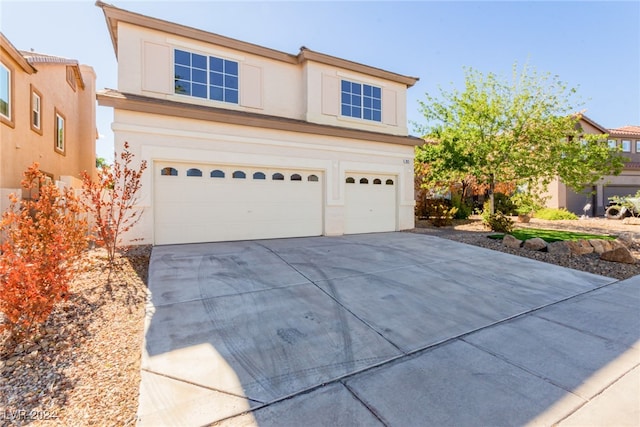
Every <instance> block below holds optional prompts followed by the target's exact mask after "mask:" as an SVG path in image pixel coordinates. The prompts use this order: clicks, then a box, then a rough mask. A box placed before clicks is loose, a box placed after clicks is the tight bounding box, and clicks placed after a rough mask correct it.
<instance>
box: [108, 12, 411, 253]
mask: <svg viewBox="0 0 640 427" xmlns="http://www.w3.org/2000/svg"><path fill="white" fill-rule="evenodd" d="M97 5H98V6H99V7H101V8H102V10H103V12H104V14H105V17H106V22H107V26H108V30H109V33H110V35H111V39H112V41H113V47H114V49H115V54H116V56H117V59H118V88H117V89H109V90H105V91H102V92H100V93H98V102H99V104H100V105H105V106H111V107H113V108H114V112H115V113H114V123H113V125H112V127H113V130H114V133H115V144H116V150H120V149H122V146H123V144H124V143H125V141H126V142H128V143H129V144H130V147H131V148H130V149H131V151H132V152H133V153H134V154H135V158H136V160H138V161H141V160H146V161H147V162H148V164H149V166H150V168H149V169H148V172H147V173H145V175H144V176H143V183H142V190H141V195H140V201H139V207H140V208H143V209H144V212H143V216H142V219H141V221H140V223H138V225H137V227H136V229H135V230H134V232H133V233H132V234H130V235H129V238H132V239H133V238H136V239H139V240H138V242H144V243H153V244H173V243H189V242H205V241H226V240H244V239H262V238H279V237H296V236H319V235H342V234H348V233H365V232H381V231H395V230H404V229H410V228H412V227H413V226H414V213H413V210H414V205H415V202H414V197H413V158H414V147H415V146H416V145H418V144H421V143H422V141H421V140H420V139H418V138H414V137H411V136H408V130H407V117H406V91H407V88H409V87H411V86H412V85H414V84H415V83H416V81H417V78H414V77H408V76H404V75H400V74H396V73H393V72H389V71H385V70H381V69H378V68H374V67H370V66H367V65H362V64H359V63H355V62H352V61H348V60H345V59H341V58H336V57H333V56H329V55H325V54H322V53H318V52H315V51H312V50H310V49H307V48H301V49H300V52H299V53H297V54H289V53H285V52H280V51H276V50H273V49H269V48H267V47H262V46H258V45H254V44H250V43H246V42H243V41H239V40H235V39H231V38H228V37H224V36H221V35H217V34H213V33H210V32H206V31H201V30H198V29H195V28H190V27H186V26H183V25H180V24H176V23H172V22H167V21H163V20H160V19H155V18H152V17H148V16H144V15H140V14H137V13H133V12H130V11H126V10H123V9H120V8H116V7H114V6H111V5H108V4H105V3H101V2H98V3H97Z"/></svg>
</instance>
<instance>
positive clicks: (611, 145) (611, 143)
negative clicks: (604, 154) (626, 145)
mask: <svg viewBox="0 0 640 427" xmlns="http://www.w3.org/2000/svg"><path fill="white" fill-rule="evenodd" d="M607 144H608V145H609V148H610V149H612V150H615V149H616V148H618V141H617V140H615V139H609V140H607Z"/></svg>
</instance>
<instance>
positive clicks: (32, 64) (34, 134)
mask: <svg viewBox="0 0 640 427" xmlns="http://www.w3.org/2000/svg"><path fill="white" fill-rule="evenodd" d="M0 47H1V50H2V52H1V53H2V54H1V55H0V123H1V124H0V209H1V210H4V209H5V208H6V207H7V206H8V205H9V199H8V195H9V194H10V193H15V194H18V195H22V189H21V185H20V182H21V181H22V179H23V172H24V171H25V170H26V169H27V167H29V166H30V165H31V164H33V163H34V162H38V163H39V164H40V170H41V171H42V172H43V173H45V175H47V176H48V177H50V178H51V180H53V181H57V182H63V183H65V184H66V185H68V186H72V187H74V188H77V187H79V186H80V181H79V178H80V173H81V172H82V171H84V170H86V171H88V172H89V173H91V174H94V175H95V161H96V160H95V157H96V156H95V144H96V118H95V117H96V101H95V96H96V95H95V80H96V76H95V73H94V71H93V69H92V68H91V67H88V66H85V65H79V64H78V61H75V60H72V59H66V58H60V57H57V56H51V55H44V54H40V53H36V52H24V51H19V50H17V49H16V48H15V47H14V46H13V45H12V44H11V43H10V42H9V40H8V39H7V38H6V37H5V36H4V34H2V33H0ZM25 196H26V194H25Z"/></svg>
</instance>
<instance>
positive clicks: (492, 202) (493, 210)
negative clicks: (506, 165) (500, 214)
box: [489, 175, 496, 215]
mask: <svg viewBox="0 0 640 427" xmlns="http://www.w3.org/2000/svg"><path fill="white" fill-rule="evenodd" d="M495 188H496V183H495V180H494V178H493V175H491V176H490V177H489V212H490V213H491V215H493V214H494V213H496V205H495V200H494V197H493V193H494V190H495Z"/></svg>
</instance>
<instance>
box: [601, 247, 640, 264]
mask: <svg viewBox="0 0 640 427" xmlns="http://www.w3.org/2000/svg"><path fill="white" fill-rule="evenodd" d="M600 259H602V260H605V261H612V262H622V263H625V264H635V263H636V259H635V258H634V257H633V255H631V252H629V249H627V248H625V247H619V248H615V249H613V250H611V251H607V252H604V253H603V254H602V255H600Z"/></svg>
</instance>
